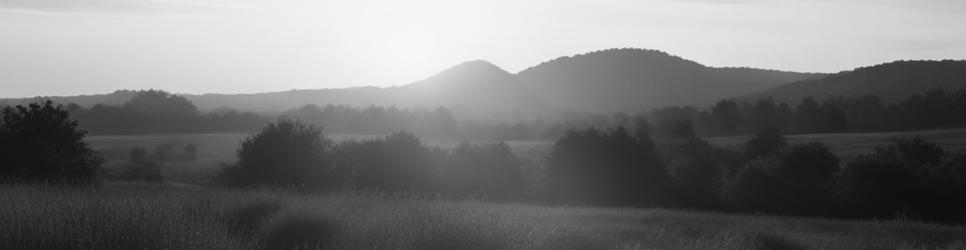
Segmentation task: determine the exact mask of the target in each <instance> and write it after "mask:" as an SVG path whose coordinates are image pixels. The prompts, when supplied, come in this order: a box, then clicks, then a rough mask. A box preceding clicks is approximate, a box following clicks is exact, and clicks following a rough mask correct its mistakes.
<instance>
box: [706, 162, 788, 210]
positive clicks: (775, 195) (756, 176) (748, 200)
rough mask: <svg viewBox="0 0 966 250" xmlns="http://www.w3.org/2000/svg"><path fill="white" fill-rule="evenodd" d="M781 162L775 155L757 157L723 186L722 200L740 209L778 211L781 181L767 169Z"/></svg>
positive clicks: (733, 207)
mask: <svg viewBox="0 0 966 250" xmlns="http://www.w3.org/2000/svg"><path fill="white" fill-rule="evenodd" d="M779 164H781V161H780V160H779V159H777V158H775V157H763V158H755V159H753V160H751V161H750V162H748V163H747V164H745V166H744V167H742V168H741V170H740V171H738V173H737V175H735V177H734V179H732V180H730V181H728V182H727V183H725V185H724V186H723V187H722V194H721V195H722V200H724V202H725V203H726V204H728V206H729V207H731V208H732V209H735V210H738V211H750V212H777V211H781V210H783V209H782V205H781V204H780V203H779V202H778V201H779V199H780V198H781V197H780V196H781V193H780V192H779V191H778V190H776V187H778V186H779V185H780V183H779V181H778V180H777V179H775V178H774V177H773V176H772V175H770V174H769V173H768V172H767V171H766V169H769V168H774V166H775V165H779Z"/></svg>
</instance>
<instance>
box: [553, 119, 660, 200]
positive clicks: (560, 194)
mask: <svg viewBox="0 0 966 250" xmlns="http://www.w3.org/2000/svg"><path fill="white" fill-rule="evenodd" d="M653 145H654V144H653V142H652V141H651V140H650V137H649V135H648V133H647V131H646V130H643V129H641V130H638V131H637V132H636V135H635V136H634V137H632V136H630V135H629V134H628V133H627V131H626V130H624V128H617V129H614V130H611V131H600V130H598V129H595V128H588V129H583V130H570V131H567V132H566V134H565V135H564V136H563V137H561V138H560V139H558V140H557V141H556V142H555V143H554V146H553V151H552V152H551V153H550V155H549V157H548V160H547V168H548V177H549V188H550V191H551V192H552V193H553V194H552V195H553V196H554V197H555V198H556V199H558V200H561V201H568V202H581V203H583V202H587V203H593V204H600V205H656V204H658V203H660V202H662V201H661V200H662V199H661V196H663V195H664V193H663V192H665V191H666V190H665V188H666V187H667V186H666V184H667V173H666V170H665V168H664V165H663V164H662V163H661V161H660V160H659V159H658V156H657V153H656V152H655V149H654V146H653Z"/></svg>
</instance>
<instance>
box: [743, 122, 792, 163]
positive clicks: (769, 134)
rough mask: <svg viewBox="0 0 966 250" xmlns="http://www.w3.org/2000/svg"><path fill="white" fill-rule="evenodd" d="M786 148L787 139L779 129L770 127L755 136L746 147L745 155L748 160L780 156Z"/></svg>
mask: <svg viewBox="0 0 966 250" xmlns="http://www.w3.org/2000/svg"><path fill="white" fill-rule="evenodd" d="M783 148H785V138H784V137H782V135H781V133H780V132H778V130H777V129H775V128H772V127H769V128H766V129H763V130H761V131H759V132H758V134H757V135H755V137H754V138H752V139H751V140H750V141H748V143H747V144H746V145H745V155H746V156H747V157H748V158H756V157H765V156H772V155H778V154H780V153H781V150H782V149H783Z"/></svg>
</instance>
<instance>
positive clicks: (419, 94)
mask: <svg viewBox="0 0 966 250" xmlns="http://www.w3.org/2000/svg"><path fill="white" fill-rule="evenodd" d="M822 76H824V75H823V74H811V73H796V72H783V71H775V70H762V69H752V68H714V67H707V66H704V65H701V64H699V63H697V62H693V61H689V60H686V59H683V58H681V57H677V56H673V55H670V54H668V53H665V52H661V51H657V50H645V49H609V50H601V51H594V52H589V53H585V54H579V55H574V56H565V57H560V58H556V59H553V60H549V61H546V62H543V63H540V64H538V65H535V66H533V67H530V68H528V69H526V70H523V71H521V72H519V73H516V74H513V73H510V72H507V71H505V70H503V69H501V68H500V67H498V66H496V65H493V64H492V63H489V62H486V61H480V60H477V61H469V62H464V63H461V64H459V65H456V66H454V67H451V68H449V69H446V70H444V71H442V72H440V73H438V74H436V75H433V76H430V77H428V78H426V79H425V80H421V81H417V82H413V83H410V84H406V85H401V86H397V87H387V88H379V87H352V88H343V89H310V90H291V91H282V92H270V93H257V94H233V95H228V94H204V95H190V94H186V95H182V96H185V97H186V98H187V99H188V100H190V101H192V102H193V103H194V104H195V105H196V106H198V108H199V109H200V110H203V111H204V110H215V109H219V108H222V107H227V108H232V109H237V110H244V111H255V112H278V111H284V110H287V109H292V108H296V107H300V106H303V105H307V104H315V105H320V106H321V105H326V104H344V105H350V106H357V107H364V106H370V105H375V106H387V107H388V106H395V107H398V108H427V109H434V108H436V107H439V106H445V107H447V108H450V109H451V110H452V111H453V112H454V113H456V114H457V115H459V116H462V117H464V118H467V117H469V118H500V117H502V118H506V117H507V116H509V115H510V114H511V113H518V114H528V115H539V114H546V113H559V112H564V111H576V112H597V113H610V112H617V111H624V112H638V111H645V110H649V109H651V108H657V107H663V106H668V105H699V106H703V105H709V104H712V103H713V102H715V101H717V100H719V99H723V98H728V97H733V96H738V95H744V94H748V93H752V92H755V91H761V90H764V89H768V88H771V87H774V86H778V85H780V84H783V83H788V82H794V81H801V80H807V79H815V78H819V77H822ZM129 94H130V92H124V91H119V92H115V93H112V94H107V95H98V96H77V97H59V98H54V99H55V100H56V101H58V102H65V103H67V102H74V103H78V104H81V105H83V106H89V105H93V103H100V102H107V103H109V104H114V105H117V104H118V103H119V102H120V103H123V101H124V100H125V98H127V99H130V95H129ZM28 100H31V98H28V99H7V100H3V101H6V102H8V103H10V104H17V103H22V102H25V101H28ZM108 101H109V102H108ZM0 102H2V101H0Z"/></svg>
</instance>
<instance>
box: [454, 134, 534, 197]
mask: <svg viewBox="0 0 966 250" xmlns="http://www.w3.org/2000/svg"><path fill="white" fill-rule="evenodd" d="M442 167H443V168H442V169H441V170H442V171H443V176H442V180H443V182H445V187H444V188H445V189H446V191H447V193H452V194H456V195H459V196H470V197H481V196H486V197H488V198H493V199H499V200H508V199H514V198H520V196H521V194H522V193H525V192H524V191H525V190H526V179H525V178H524V176H523V170H522V167H523V161H521V160H520V159H519V158H517V156H516V155H515V154H513V152H512V151H511V150H510V147H509V146H508V145H507V144H506V143H502V142H500V143H493V144H486V145H473V144H470V143H469V142H468V141H463V142H462V143H460V145H459V146H457V147H456V148H454V149H453V150H452V152H451V153H450V154H449V155H448V157H447V159H446V160H445V162H444V164H443V166H442Z"/></svg>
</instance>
